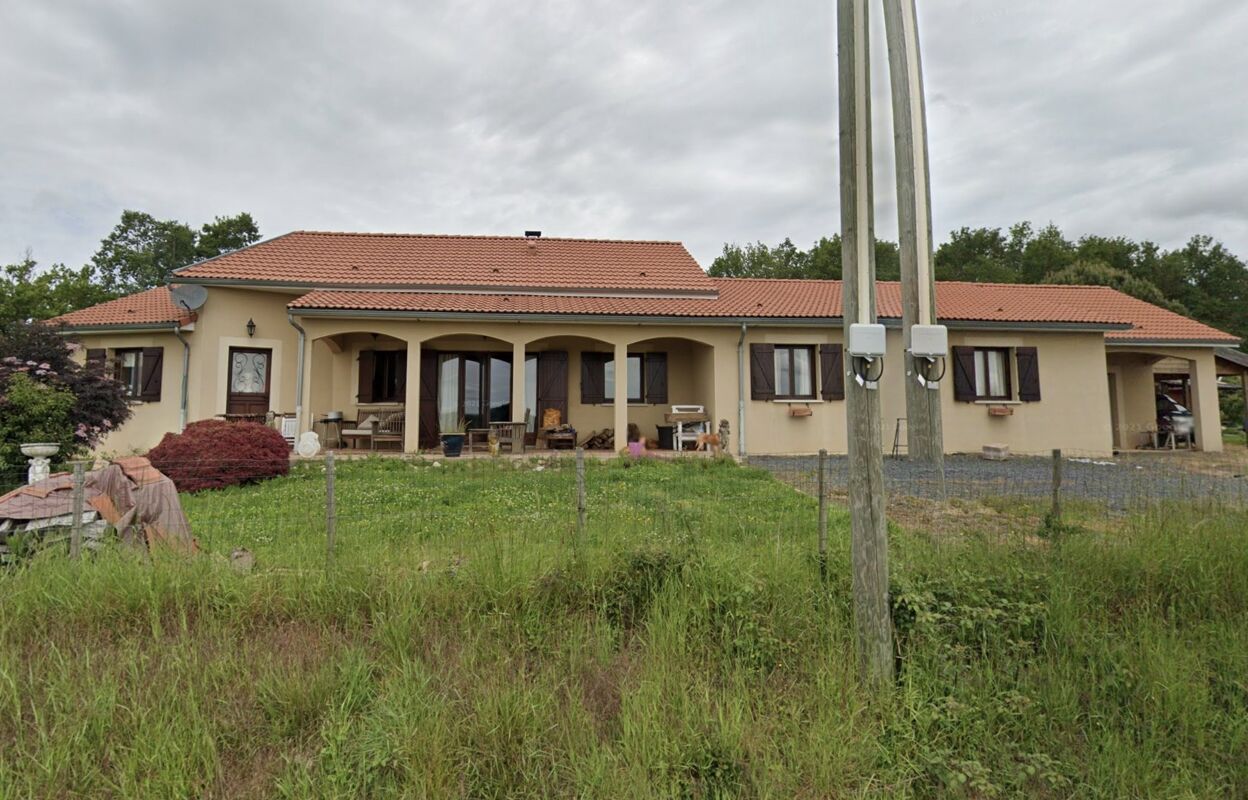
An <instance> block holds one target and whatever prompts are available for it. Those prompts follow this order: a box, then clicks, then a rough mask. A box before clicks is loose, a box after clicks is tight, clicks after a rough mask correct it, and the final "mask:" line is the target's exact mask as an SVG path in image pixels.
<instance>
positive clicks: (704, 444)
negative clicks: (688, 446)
mask: <svg viewBox="0 0 1248 800" xmlns="http://www.w3.org/2000/svg"><path fill="white" fill-rule="evenodd" d="M693 449H694V450H709V451H711V453H713V454H714V455H719V434H718V433H699V434H698V442H697V446H696V447H694V448H693Z"/></svg>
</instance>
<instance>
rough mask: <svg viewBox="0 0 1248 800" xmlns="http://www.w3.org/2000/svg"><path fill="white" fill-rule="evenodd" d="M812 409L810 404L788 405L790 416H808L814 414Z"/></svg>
mask: <svg viewBox="0 0 1248 800" xmlns="http://www.w3.org/2000/svg"><path fill="white" fill-rule="evenodd" d="M814 413H815V412H814V409H812V408H811V407H810V406H789V416H790V417H810V416H814Z"/></svg>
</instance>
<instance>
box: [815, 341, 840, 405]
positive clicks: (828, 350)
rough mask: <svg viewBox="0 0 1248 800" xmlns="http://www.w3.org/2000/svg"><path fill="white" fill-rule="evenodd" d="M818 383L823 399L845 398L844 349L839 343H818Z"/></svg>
mask: <svg viewBox="0 0 1248 800" xmlns="http://www.w3.org/2000/svg"><path fill="white" fill-rule="evenodd" d="M819 371H820V373H821V374H820V376H819V378H820V381H819V385H820V386H821V387H822V389H823V399H824V400H844V399H845V351H844V349H843V348H842V347H841V346H840V345H839V344H821V345H819Z"/></svg>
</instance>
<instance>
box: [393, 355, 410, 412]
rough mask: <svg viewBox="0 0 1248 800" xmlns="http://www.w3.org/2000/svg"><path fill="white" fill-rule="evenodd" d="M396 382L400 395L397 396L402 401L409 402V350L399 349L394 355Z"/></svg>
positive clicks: (396, 398)
mask: <svg viewBox="0 0 1248 800" xmlns="http://www.w3.org/2000/svg"><path fill="white" fill-rule="evenodd" d="M394 383H395V386H397V387H398V388H397V392H398V396H397V397H395V400H397V401H398V402H400V403H405V402H407V351H406V350H399V351H398V354H397V355H395V357H394Z"/></svg>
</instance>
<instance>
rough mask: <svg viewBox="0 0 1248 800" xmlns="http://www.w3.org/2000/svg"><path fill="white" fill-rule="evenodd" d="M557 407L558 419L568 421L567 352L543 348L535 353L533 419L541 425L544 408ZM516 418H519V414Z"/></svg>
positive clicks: (544, 412)
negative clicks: (535, 391) (535, 378)
mask: <svg viewBox="0 0 1248 800" xmlns="http://www.w3.org/2000/svg"><path fill="white" fill-rule="evenodd" d="M548 408H557V409H559V420H560V421H561V422H567V421H568V354H567V352H565V351H563V350H543V351H542V352H540V353H538V354H537V408H535V409H533V414H534V419H536V420H537V423H538V425H541V423H542V419H543V418H544V417H545V414H546V409H548ZM516 419H521V417H520V416H519V415H517V416H516Z"/></svg>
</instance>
